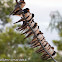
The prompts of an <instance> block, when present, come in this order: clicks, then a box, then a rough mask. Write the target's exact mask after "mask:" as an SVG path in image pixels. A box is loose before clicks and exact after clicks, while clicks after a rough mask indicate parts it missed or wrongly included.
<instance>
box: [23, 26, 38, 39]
mask: <svg viewBox="0 0 62 62" xmlns="http://www.w3.org/2000/svg"><path fill="white" fill-rule="evenodd" d="M37 30H38V26H37V27H35V28H34V29H33V31H34V32H35V33H36V34H38V33H39V32H36V31H37ZM31 35H34V33H33V32H30V33H29V34H28V35H27V36H26V37H25V38H24V39H26V38H28V37H30V36H31Z"/></svg>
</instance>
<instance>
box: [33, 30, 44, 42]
mask: <svg viewBox="0 0 62 62" xmlns="http://www.w3.org/2000/svg"><path fill="white" fill-rule="evenodd" d="M43 37H44V36H43V33H42V32H41V31H39V33H38V34H37V38H38V39H40V40H42V39H43ZM37 38H36V37H35V36H34V38H33V40H32V41H35V40H36V39H37Z"/></svg>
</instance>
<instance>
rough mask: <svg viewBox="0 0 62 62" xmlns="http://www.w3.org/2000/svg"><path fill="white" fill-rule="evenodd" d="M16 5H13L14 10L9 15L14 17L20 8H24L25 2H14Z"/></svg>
mask: <svg viewBox="0 0 62 62" xmlns="http://www.w3.org/2000/svg"><path fill="white" fill-rule="evenodd" d="M16 3H17V4H16V5H15V9H14V10H13V11H12V12H11V13H10V15H11V14H12V15H16V14H17V13H18V12H19V11H20V10H22V8H23V7H24V6H25V2H24V0H23V1H22V0H20V1H19V2H18V1H17V0H16Z"/></svg>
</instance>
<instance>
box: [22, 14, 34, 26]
mask: <svg viewBox="0 0 62 62" xmlns="http://www.w3.org/2000/svg"><path fill="white" fill-rule="evenodd" d="M33 17H34V14H31V15H29V17H28V18H27V19H26V21H25V23H24V24H23V25H22V27H24V26H25V25H26V24H27V22H30V21H32V19H33Z"/></svg>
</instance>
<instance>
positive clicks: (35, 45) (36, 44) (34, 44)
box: [32, 38, 47, 48]
mask: <svg viewBox="0 0 62 62" xmlns="http://www.w3.org/2000/svg"><path fill="white" fill-rule="evenodd" d="M43 39H44V38H43ZM43 39H42V40H41V43H42V41H43ZM46 43H47V42H45V41H44V43H43V45H45V44H46ZM37 46H39V47H41V45H40V43H39V41H38V42H35V43H33V45H32V47H33V48H35V47H37Z"/></svg>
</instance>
